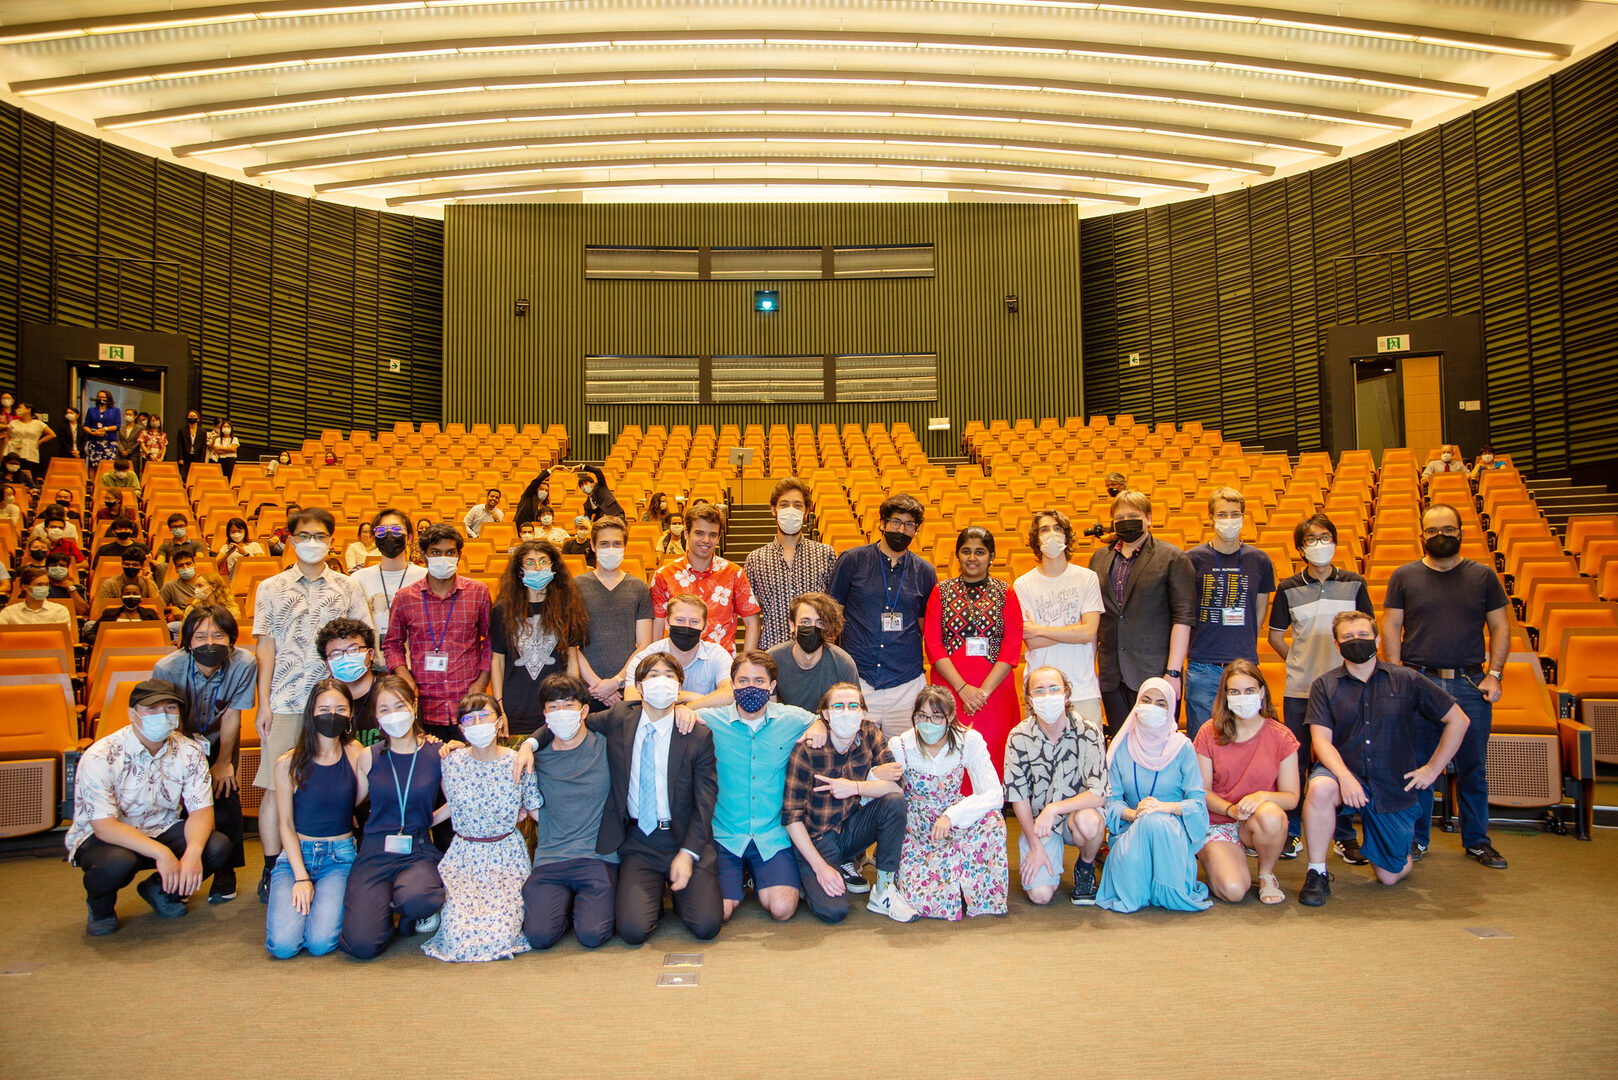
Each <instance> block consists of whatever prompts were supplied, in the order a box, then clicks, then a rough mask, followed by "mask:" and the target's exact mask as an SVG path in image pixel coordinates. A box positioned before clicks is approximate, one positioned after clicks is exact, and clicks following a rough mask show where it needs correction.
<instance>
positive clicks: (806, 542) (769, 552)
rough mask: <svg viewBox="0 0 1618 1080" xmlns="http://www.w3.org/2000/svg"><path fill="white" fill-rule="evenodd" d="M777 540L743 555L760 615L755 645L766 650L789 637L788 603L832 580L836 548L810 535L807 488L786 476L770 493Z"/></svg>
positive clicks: (823, 589) (816, 591)
mask: <svg viewBox="0 0 1618 1080" xmlns="http://www.w3.org/2000/svg"><path fill="white" fill-rule="evenodd" d="M770 512H771V513H773V514H774V515H775V539H774V540H772V541H771V542H770V543H768V544H766V545H765V546H764V547H761V548H756V549H755V550H754V551H753V552H752V553H751V554H750V555H748V556H747V562H746V564H745V565H744V566H743V568H742V572H743V573H744V574H746V575H747V583H748V585H749V586H751V587H752V590H753V597H754V599H756V600H757V601H758V604H759V608H760V609H761V610H760V615H761V617H762V619H763V622H762V626H761V629H760V631H759V639H758V648H760V649H764V650H766V651H768V650H770V649H773V648H775V647H776V646H777V645H780V644H783V643H785V642H787V641H790V640H791V639H792V602H793V600H794V599H795V598H797V597H799V596H802V595H803V594H804V593H824V592H825V591H826V588H827V586H829V585H830V584H831V575H832V570H833V569H834V568H835V567H836V564H837V552H835V551H833V550H832V548H831V546H830V545H828V544H822V543H820V542H818V541H815V540H811V539H809V538H808V537H807V536H806V535H804V531H803V526H804V523H805V522H806V521H807V520H808V517H809V488H808V486H807V485H805V484H804V482H803V481H802V480H799V479H798V478H797V477H795V476H789V477H787V478H786V479H784V480H782V481H780V482H779V483H777V484H776V485H775V489H774V490H773V491H771V492H770Z"/></svg>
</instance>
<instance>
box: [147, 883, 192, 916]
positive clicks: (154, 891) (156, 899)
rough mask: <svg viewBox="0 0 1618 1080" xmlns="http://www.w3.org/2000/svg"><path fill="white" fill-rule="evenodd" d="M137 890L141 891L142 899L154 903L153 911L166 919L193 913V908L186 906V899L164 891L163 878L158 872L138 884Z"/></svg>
mask: <svg viewBox="0 0 1618 1080" xmlns="http://www.w3.org/2000/svg"><path fill="white" fill-rule="evenodd" d="M135 891H136V892H138V893H140V898H141V899H142V900H144V901H146V902H147V903H148V904H150V905H152V910H153V911H155V912H157V913H158V914H159V915H161V916H163V918H165V919H178V918H180V917H181V916H182V915H189V914H190V913H191V909H190V908H188V907H186V906H185V901H183V900H176V899H175V898H174V897H172V896H170V895H169V894H168V893H166V892H164V891H163V879H162V878H160V877H158V876H157V875H156V874H153V875H152V876H151V877H149V878H147V879H146V880H145V881H143V882H141V883H140V884H139V885H136V886H135Z"/></svg>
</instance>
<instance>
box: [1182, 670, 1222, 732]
mask: <svg viewBox="0 0 1618 1080" xmlns="http://www.w3.org/2000/svg"><path fill="white" fill-rule="evenodd" d="M1224 674H1225V665H1224V664H1210V663H1205V662H1204V661H1201V660H1192V661H1190V662H1188V663H1187V664H1186V665H1185V737H1186V738H1188V739H1191V740H1192V741H1195V740H1196V737H1197V730H1198V729H1199V728H1201V727H1202V725H1203V724H1206V723H1207V722H1208V721H1209V720H1210V719H1211V718H1212V717H1213V706H1214V698H1215V697H1216V696H1218V694H1219V680H1220V679H1221V678H1223V677H1224Z"/></svg>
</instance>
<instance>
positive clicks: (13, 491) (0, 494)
mask: <svg viewBox="0 0 1618 1080" xmlns="http://www.w3.org/2000/svg"><path fill="white" fill-rule="evenodd" d="M19 490H26V489H24V488H23V486H22V485H21V484H9V483H8V484H6V485H5V486H4V488H3V489H0V521H9V522H11V527H12V528H13V529H15V530H16V531H17V535H18V536H21V535H22V518H23V511H22V504H21V503H19V502H18V501H17V492H18V491H19Z"/></svg>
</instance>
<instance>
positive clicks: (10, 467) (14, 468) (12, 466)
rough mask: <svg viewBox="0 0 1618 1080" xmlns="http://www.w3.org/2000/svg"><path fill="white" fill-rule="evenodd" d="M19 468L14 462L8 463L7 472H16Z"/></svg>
mask: <svg viewBox="0 0 1618 1080" xmlns="http://www.w3.org/2000/svg"><path fill="white" fill-rule="evenodd" d="M19 467H20V466H18V465H17V463H16V462H14V461H8V462H6V472H16V471H17V469H18V468H19Z"/></svg>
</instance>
